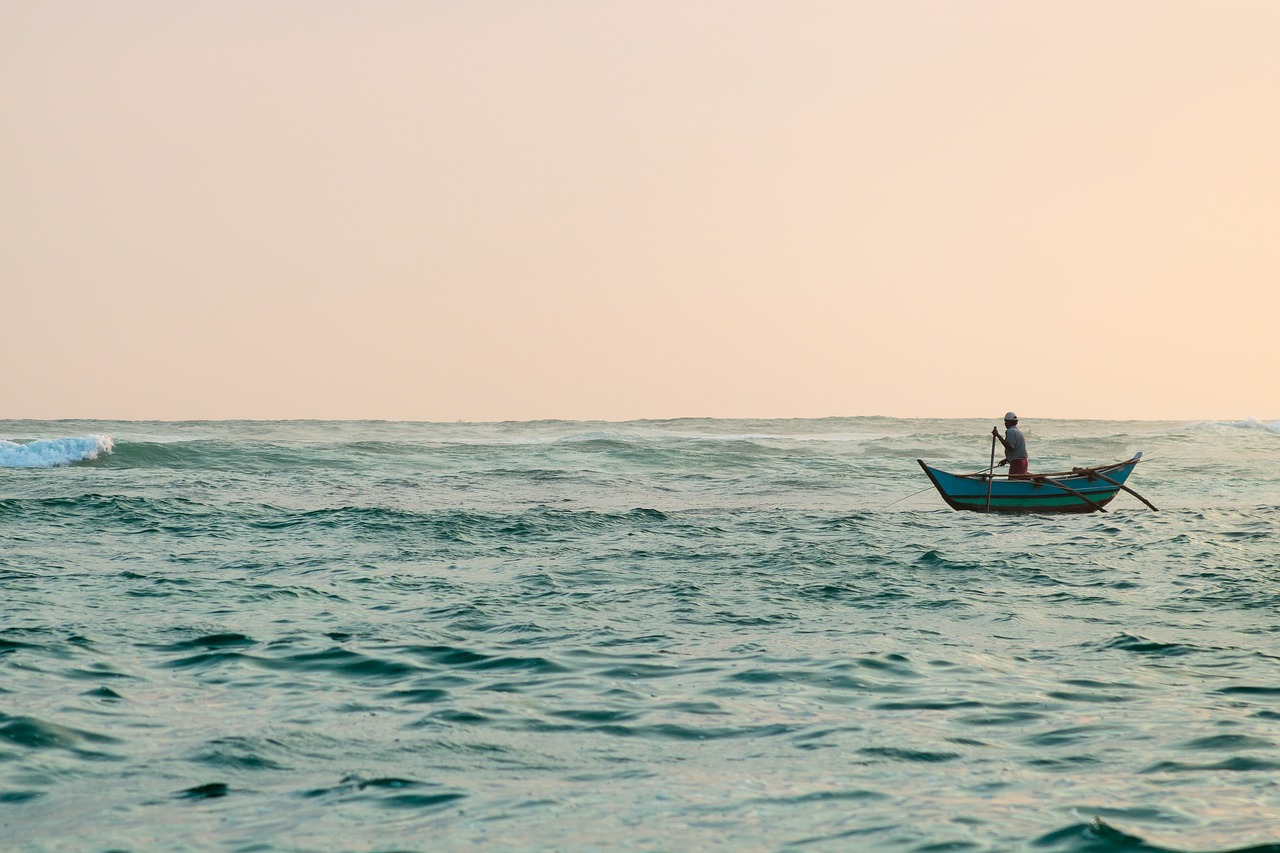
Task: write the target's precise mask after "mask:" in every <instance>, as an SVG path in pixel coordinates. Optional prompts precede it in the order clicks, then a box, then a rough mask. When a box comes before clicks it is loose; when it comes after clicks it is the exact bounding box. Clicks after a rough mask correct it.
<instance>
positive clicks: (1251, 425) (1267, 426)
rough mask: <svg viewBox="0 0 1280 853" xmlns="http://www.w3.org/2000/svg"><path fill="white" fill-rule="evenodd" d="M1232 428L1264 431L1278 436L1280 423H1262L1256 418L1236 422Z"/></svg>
mask: <svg viewBox="0 0 1280 853" xmlns="http://www.w3.org/2000/svg"><path fill="white" fill-rule="evenodd" d="M1232 426H1237V427H1244V428H1245V429H1257V430H1264V431H1266V432H1273V433H1275V434H1277V435H1280V421H1263V420H1259V419H1258V418H1245V419H1244V420H1242V421H1236V422H1235V423H1233V424H1232Z"/></svg>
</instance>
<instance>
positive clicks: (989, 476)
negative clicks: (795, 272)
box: [986, 430, 996, 512]
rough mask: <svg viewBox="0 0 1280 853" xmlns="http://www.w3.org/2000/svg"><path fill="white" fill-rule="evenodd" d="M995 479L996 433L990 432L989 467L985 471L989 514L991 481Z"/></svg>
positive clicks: (988, 510)
mask: <svg viewBox="0 0 1280 853" xmlns="http://www.w3.org/2000/svg"><path fill="white" fill-rule="evenodd" d="M995 477H996V431H995V430H992V431H991V467H990V468H988V469H987V509H986V512H991V481H992V480H994V479H995Z"/></svg>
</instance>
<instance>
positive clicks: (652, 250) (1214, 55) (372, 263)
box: [0, 0, 1280, 421]
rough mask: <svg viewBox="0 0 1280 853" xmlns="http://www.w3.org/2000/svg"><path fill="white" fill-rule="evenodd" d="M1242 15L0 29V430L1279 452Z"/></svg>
mask: <svg viewBox="0 0 1280 853" xmlns="http://www.w3.org/2000/svg"><path fill="white" fill-rule="evenodd" d="M1277 44H1280V3H1275V2H1271V0H1258V2H1250V1H1249V0H1231V2H1209V0H1205V2H1184V1H1183V0H1149V2H1126V1H1125V0H1119V2H1117V0H1105V2H1091V0H1079V2H1071V3H1062V2H1056V0H1055V2H1039V1H1038V0H1009V2H985V0H972V1H971V2H970V1H969V0H966V2H956V0H946V2H943V1H942V0H938V2H918V0H894V2H857V0H834V1H833V2H815V0H795V2H792V1H791V0H789V2H785V3H784V2H776V1H771V2H759V0H644V2H611V0H580V2H579V1H577V0H575V2H560V1H559V0H547V2H542V0H511V1H510V2H487V1H486V0H466V2H464V0H448V2H444V0H440V1H439V2H435V1H434V0H414V1H413V2H409V0H405V2H392V0H360V2H355V0H350V2H336V1H335V0H251V2H250V1H249V0H226V2H217V3H195V2H190V3H188V2H172V0H154V2H152V1H151V0H119V2H112V3H101V2H96V0H83V2H74V1H73V0H42V2H39V3H31V2H27V1H26V0H0V151H2V152H3V155H2V156H0V318H2V322H0V362H2V363H3V367H2V368H0V417H5V418H38V419H44V418H113V419H114V418H120V419H170V420H181V419H223V418H227V419H232V418H262V419H276V418H335V419H388V420H428V421H454V420H468V421H492V420H528V419H541V418H567V419H604V420H626V419H633V418H674V417H824V416H842V415H888V416H898V417H992V418H997V417H998V416H1000V415H1002V414H1003V413H1004V412H1005V410H1007V409H1011V408H1012V409H1015V410H1017V412H1018V413H1019V414H1020V415H1022V417H1023V419H1024V420H1032V419H1035V418H1099V419H1106V418H1134V419H1242V418H1247V417H1258V418H1262V419H1272V418H1280V380H1278V379H1277V378H1276V376H1277V368H1278V367H1280V333H1278V331H1277V326H1278V325H1280V288H1278V287H1277V282H1278V280H1280V155H1277V152H1280V109H1278V108H1277V106H1278V105H1280V51H1278V50H1277V49H1276V45H1277Z"/></svg>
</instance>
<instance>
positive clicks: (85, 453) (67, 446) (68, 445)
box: [0, 435, 115, 468]
mask: <svg viewBox="0 0 1280 853" xmlns="http://www.w3.org/2000/svg"><path fill="white" fill-rule="evenodd" d="M114 446H115V442H113V441H112V440H111V436H109V435H81V436H76V437H72V438H44V439H40V440H38V441H30V442H26V443H21V444H20V443H18V442H14V441H5V440H4V439H0V468H53V467H55V466H58V465H71V464H73V463H76V462H86V461H89V460H91V459H97V458H98V456H99V455H100V454H103V453H111V451H112V448H113V447H114Z"/></svg>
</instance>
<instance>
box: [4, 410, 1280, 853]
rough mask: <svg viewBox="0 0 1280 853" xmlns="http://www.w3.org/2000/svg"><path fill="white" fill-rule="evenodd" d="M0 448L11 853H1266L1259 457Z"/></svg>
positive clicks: (130, 443) (909, 429)
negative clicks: (1025, 489)
mask: <svg viewBox="0 0 1280 853" xmlns="http://www.w3.org/2000/svg"><path fill="white" fill-rule="evenodd" d="M996 423H997V422H996V421H985V420H925V419H892V418H829V419H820V420H710V419H687V420H670V421H633V422H624V423H610V422H572V421H541V422H527V423H523V422H522V423H492V424H483V423H448V424H433V423H390V422H315V421H299V422H250V421H241V422H181V423H165V422H106V421H55V422H36V421H0V438H3V439H5V440H4V441H0V583H2V584H3V591H4V595H3V599H2V600H0V849H3V850H6V851H144V850H148V851H149V850H165V851H181V850H191V851H205V850H208V851H393V850H405V851H429V850H461V851H482V850H483V851H487V850H538V851H542V850H548V851H552V850H554V851H590V850H671V851H688V850H734V851H736V850H770V851H771V850H796V851H801V850H803V851H837V850H839V851H844V850H875V851H912V853H932V852H933V851H1021V850H1037V851H1046V853H1059V852H1060V851H1061V853H1067V851H1071V852H1072V853H1085V852H1086V851H1087V853H1094V852H1095V851H1179V853H1182V852H1183V851H1197V853H1204V851H1214V853H1217V852H1218V851H1243V850H1251V851H1267V850H1270V851H1277V850H1280V576H1278V575H1280V540H1278V538H1277V519H1278V518H1280V465H1278V464H1277V460H1278V459H1280V423H1276V422H1266V421H1259V420H1242V421H1238V422H1194V423H1193V422H1148V421H1071V420H1048V421H1037V420H1034V419H1026V420H1024V421H1023V427H1024V431H1025V432H1026V435H1027V440H1028V444H1029V447H1030V451H1031V457H1032V463H1031V465H1032V471H1033V472H1034V471H1037V470H1039V471H1052V470H1063V469H1067V468H1070V467H1072V466H1073V465H1093V464H1100V463H1106V462H1118V461H1121V460H1123V459H1127V458H1128V457H1129V456H1131V455H1132V454H1133V453H1134V452H1136V451H1143V452H1144V457H1143V461H1142V463H1141V464H1140V465H1139V466H1138V467H1137V469H1136V471H1135V472H1134V474H1133V476H1132V477H1131V478H1130V480H1129V485H1130V486H1131V487H1133V488H1134V489H1136V490H1137V491H1139V492H1140V493H1142V494H1143V495H1144V496H1145V497H1146V498H1147V499H1149V500H1150V501H1152V502H1153V503H1154V504H1155V505H1156V506H1157V507H1159V512H1152V511H1150V510H1149V509H1147V508H1146V507H1145V506H1143V505H1142V504H1141V503H1140V502H1139V501H1137V500H1136V499H1134V498H1133V497H1132V496H1129V495H1125V494H1121V495H1120V496H1119V497H1118V498H1117V499H1116V500H1115V501H1114V502H1113V503H1112V504H1111V505H1110V506H1109V507H1108V509H1109V510H1110V511H1109V512H1107V513H1094V514H1089V515H1071V516H1005V515H984V514H978V513H959V512H953V511H952V510H950V509H948V508H947V507H946V505H945V504H943V502H942V500H941V498H940V497H939V496H938V495H937V493H936V492H934V491H933V489H932V488H931V487H930V486H929V483H928V481H927V479H926V478H925V476H924V474H923V472H922V471H921V470H920V468H919V466H918V465H917V464H916V459H917V458H922V459H924V460H926V461H927V462H929V463H931V464H934V465H937V466H939V467H941V468H943V469H945V470H950V471H954V472H957V473H966V472H973V471H976V470H978V469H985V467H986V466H987V464H988V462H989V458H990V430H991V427H992V426H994V425H996Z"/></svg>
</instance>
